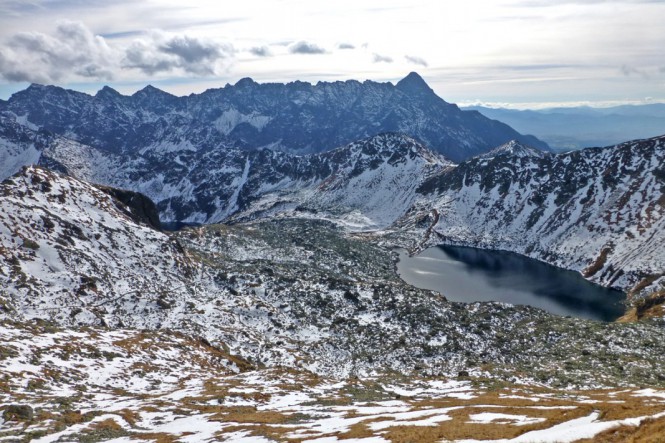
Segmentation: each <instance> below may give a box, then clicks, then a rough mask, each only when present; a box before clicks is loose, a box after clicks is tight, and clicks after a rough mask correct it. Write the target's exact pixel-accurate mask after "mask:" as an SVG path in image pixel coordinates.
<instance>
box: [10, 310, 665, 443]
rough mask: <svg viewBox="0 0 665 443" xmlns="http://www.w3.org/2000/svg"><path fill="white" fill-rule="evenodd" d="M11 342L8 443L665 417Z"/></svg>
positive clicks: (555, 433)
mask: <svg viewBox="0 0 665 443" xmlns="http://www.w3.org/2000/svg"><path fill="white" fill-rule="evenodd" d="M0 339H1V340H2V343H4V344H3V345H2V347H1V348H0V350H1V356H0V373H2V380H1V381H0V405H2V406H1V407H2V409H3V410H4V411H3V418H2V421H0V441H5V442H27V441H34V442H97V441H114V442H146V441H154V442H172V441H190V442H194V441H237V442H271V441H290V442H304V441H312V442H335V441H348V442H368V443H369V442H409V441H418V442H435V441H485V440H490V441H509V442H535V441H539V442H572V441H577V440H579V439H583V438H593V437H595V438H596V440H594V441H602V440H598V439H599V438H601V436H602V438H608V440H607V441H612V440H611V438H612V436H613V435H621V436H625V435H627V434H635V433H637V432H644V429H645V427H647V428H649V429H652V430H654V432H657V429H658V426H661V427H662V425H663V417H665V390H654V389H637V388H632V389H606V390H582V391H580V390H553V389H550V388H546V387H543V386H539V385H537V384H530V385H523V384H516V383H498V382H496V380H489V379H485V378H482V377H468V376H465V375H464V374H462V376H460V377H456V378H446V377H405V376H401V375H398V374H392V375H390V374H386V375H383V376H380V377H366V378H362V379H359V378H356V377H352V378H346V379H331V378H326V377H319V376H317V375H315V374H312V373H310V372H307V371H296V370H288V369H260V368H256V367H252V366H251V365H250V364H248V363H247V362H244V361H242V360H239V359H237V358H235V357H233V356H230V355H229V354H228V353H226V352H225V351H223V350H220V349H216V348H213V347H211V346H209V345H207V344H205V343H202V342H200V341H196V340H192V339H189V338H187V337H185V336H182V335H180V334H177V333H174V332H170V331H160V332H146V331H143V332H141V331H135V330H108V329H99V328H83V329H78V330H63V329H59V328H55V327H53V326H50V325H47V324H34V325H32V326H29V327H27V326H25V325H21V324H17V323H12V322H4V323H2V324H1V325H0ZM639 424H641V426H640V427H639V428H638V427H637V425H639ZM651 435H652V436H655V435H656V434H654V433H653V432H652V433H651ZM660 435H662V434H660ZM617 441H623V440H617ZM653 441H657V440H653Z"/></svg>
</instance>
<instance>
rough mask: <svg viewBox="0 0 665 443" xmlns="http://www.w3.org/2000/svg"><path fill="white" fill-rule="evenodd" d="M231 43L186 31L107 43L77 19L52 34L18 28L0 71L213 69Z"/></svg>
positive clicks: (35, 77) (16, 75)
mask: <svg viewBox="0 0 665 443" xmlns="http://www.w3.org/2000/svg"><path fill="white" fill-rule="evenodd" d="M233 55H234V50H233V47H232V46H230V45H224V44H220V43H217V42H213V41H207V40H203V39H197V38H193V37H189V36H181V35H176V36H171V35H166V34H163V33H160V32H152V33H150V34H148V35H147V36H146V37H145V38H141V39H137V40H134V41H133V42H132V43H131V44H130V45H129V46H127V47H120V46H110V45H109V44H108V43H107V41H106V39H104V38H103V37H101V36H98V35H94V34H93V33H92V32H91V31H90V30H89V29H88V28H87V27H85V25H83V24H82V23H79V22H61V23H59V24H58V25H57V27H56V30H55V32H54V33H53V34H52V35H49V34H44V33H38V32H22V33H18V34H15V35H13V36H11V37H9V38H8V39H7V40H6V41H5V42H4V45H2V46H0V77H2V78H4V79H5V80H7V81H11V82H33V83H57V82H60V81H72V80H81V79H89V80H103V81H108V80H112V79H113V78H114V77H115V76H116V74H117V72H118V71H120V70H123V69H124V70H127V69H129V70H131V69H136V70H139V71H141V72H143V73H144V74H148V75H155V74H158V73H162V72H172V71H181V72H184V73H187V74H193V75H200V76H205V75H212V74H215V73H216V72H217V70H218V69H219V68H220V66H221V67H223V66H224V65H225V64H228V63H229V62H231V61H232V59H233Z"/></svg>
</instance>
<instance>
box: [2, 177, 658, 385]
mask: <svg viewBox="0 0 665 443" xmlns="http://www.w3.org/2000/svg"><path fill="white" fill-rule="evenodd" d="M0 195H1V196H2V197H1V198H0V278H1V279H2V281H1V282H0V318H2V319H5V320H14V321H21V322H24V323H29V322H35V321H36V320H37V319H41V320H50V321H52V322H55V323H56V324H58V325H60V326H68V327H72V326H80V325H94V326H103V325H106V326H108V327H112V328H122V327H131V328H136V329H148V330H157V329H170V330H175V331H180V332H183V333H185V334H187V335H189V336H190V337H192V336H193V337H197V336H198V337H204V338H205V339H206V340H208V342H210V343H212V344H213V345H216V346H218V347H224V346H227V347H228V349H229V350H230V351H231V352H232V353H233V354H235V355H238V356H240V357H241V358H243V359H247V360H250V361H251V362H252V363H254V364H257V365H266V366H270V367H274V366H287V367H300V368H305V369H309V370H312V371H315V372H316V373H319V374H329V375H336V376H346V375H349V374H359V375H362V374H373V373H385V372H399V373H413V372H414V371H415V372H416V373H420V374H427V375H436V374H457V372H458V371H460V370H465V371H469V372H470V373H473V374H477V375H483V376H493V377H494V376H497V377H503V378H505V377H512V376H514V375H515V374H516V373H520V374H521V375H520V377H521V378H522V379H524V378H527V379H529V380H541V381H545V382H548V383H552V384H554V383H571V382H569V381H564V380H568V379H571V380H574V381H573V383H577V384H584V385H594V386H597V385H601V384H615V383H619V381H620V382H621V383H625V384H630V383H642V382H645V383H646V382H648V383H651V382H654V383H655V382H657V378H656V376H657V374H659V373H660V372H658V371H651V370H647V369H645V368H652V365H656V366H657V367H662V365H663V364H665V350H663V349H662V347H663V346H665V339H663V337H662V335H663V334H665V329H663V328H662V327H661V326H659V325H658V324H644V325H603V324H598V323H593V322H589V321H585V320H580V319H562V318H558V317H554V316H552V315H548V314H546V313H544V312H543V311H540V310H536V309H533V308H529V307H512V306H507V305H500V304H493V303H484V304H481V303H475V304H470V305H466V304H459V303H449V302H447V301H446V300H445V298H443V297H442V296H441V295H439V294H437V293H433V292H429V291H424V290H419V289H416V288H413V287H411V286H409V285H407V284H405V283H404V282H403V281H401V280H400V279H399V277H398V276H397V274H396V272H395V269H394V266H393V265H394V260H395V259H396V253H395V252H392V251H390V250H388V249H386V248H383V247H380V246H378V245H376V244H375V242H374V241H372V240H371V239H370V238H368V236H366V235H363V236H358V237H357V238H356V237H354V236H350V235H349V234H346V233H345V231H343V230H341V229H339V228H337V227H336V226H335V225H334V224H332V223H329V222H322V221H316V220H302V219H300V220H298V219H279V220H269V221H265V222H253V223H249V224H240V225H235V226H225V225H216V226H207V227H201V228H196V229H186V230H184V231H181V232H177V233H172V234H165V233H162V232H159V231H157V230H155V229H154V228H151V227H150V226H148V225H146V224H143V223H141V222H138V221H137V220H140V219H145V218H146V217H143V214H142V213H143V212H145V210H144V209H145V206H146V205H145V204H140V203H141V202H140V201H136V199H134V201H132V199H128V198H125V197H126V196H124V197H123V194H122V193H121V192H118V191H113V190H102V189H99V188H97V187H95V186H92V185H89V184H87V183H84V182H81V181H79V180H76V179H73V178H70V177H65V176H62V175H59V174H56V173H53V172H50V171H47V170H44V169H40V168H28V169H26V170H24V171H22V172H21V173H20V174H18V175H16V176H14V177H12V178H11V179H9V180H8V181H6V182H4V183H3V184H1V185H0ZM116 196H117V197H118V198H121V199H122V201H130V203H132V205H131V206H127V205H125V204H123V203H122V201H121V200H119V199H118V198H116ZM136 198H137V199H138V197H136ZM144 203H145V202H144ZM141 208H143V209H141ZM645 336H648V337H651V339H652V341H645V340H644V337H645ZM506 337H510V340H507V339H506ZM584 349H592V350H593V351H591V352H587V353H585V354H582V350H584ZM608 355H611V356H612V358H611V361H606V360H605V359H606V358H607V356H608ZM562 356H564V357H562ZM571 356H576V357H574V358H572V357H571ZM562 358H566V359H567V361H568V360H571V358H572V360H571V361H573V362H574V364H575V371H574V372H561V370H560V367H561V364H562V362H561V359H562ZM489 362H491V365H490V364H489ZM552 362H558V363H557V364H553V363H552ZM628 362H630V363H628ZM658 365H660V366H658ZM599 366H606V367H607V371H603V372H602V373H599V372H598V367H599ZM615 366H617V367H618V366H621V367H622V368H625V369H624V370H622V371H620V372H617V370H615V369H616V368H615ZM616 374H620V377H621V378H620V379H619V378H617V376H616ZM562 377H563V378H562ZM571 377H573V378H571Z"/></svg>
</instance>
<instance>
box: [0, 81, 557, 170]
mask: <svg viewBox="0 0 665 443" xmlns="http://www.w3.org/2000/svg"><path fill="white" fill-rule="evenodd" d="M0 112H4V113H6V114H8V115H14V116H15V117H16V118H17V119H18V120H19V121H21V122H22V123H23V124H25V125H28V126H29V127H32V128H39V129H44V130H48V131H51V132H53V133H55V134H58V135H61V136H65V137H67V138H69V139H72V140H75V141H77V142H79V143H82V144H85V145H89V146H92V147H94V148H96V149H99V150H101V151H104V152H109V153H113V154H122V155H125V156H131V155H135V154H138V153H144V152H146V151H152V152H156V153H162V155H165V156H168V153H174V152H179V153H187V152H188V151H219V150H224V149H228V148H231V147H238V148H242V149H256V148H260V147H270V148H271V149H278V150H283V151H289V152H297V153H315V152H322V151H327V150H330V149H334V148H337V147H339V146H342V145H345V144H347V143H351V142H353V141H356V140H359V139H361V138H366V137H371V136H374V135H376V134H378V133H381V132H401V133H404V134H407V135H409V136H411V137H413V138H415V139H417V140H419V141H420V142H422V143H424V144H426V145H427V146H429V147H430V148H432V149H433V150H435V151H437V152H439V153H441V154H444V155H445V156H447V157H448V158H451V159H453V160H456V161H459V160H463V159H466V158H469V157H471V156H473V155H476V154H478V153H482V152H486V151H488V150H490V149H492V148H494V147H495V146H498V145H500V144H502V143H505V142H507V141H509V140H511V139H518V140H521V141H523V142H526V143H529V144H531V145H534V146H538V147H540V148H543V149H546V148H547V145H546V144H545V143H544V142H541V141H540V140H538V139H536V138H535V137H533V136H523V135H521V134H519V133H517V132H516V131H515V130H513V129H512V128H510V127H509V126H507V125H505V124H503V123H500V122H498V121H496V120H490V119H488V118H486V117H484V116H483V115H481V114H480V113H478V112H475V111H461V110H460V109H459V108H458V107H457V106H456V105H454V104H449V103H446V102H445V101H444V100H442V99H441V98H439V97H438V96H437V95H436V94H435V93H434V92H433V91H432V90H431V89H430V88H429V86H428V85H427V84H426V83H425V81H424V80H423V79H422V78H421V77H420V76H419V75H418V74H416V73H411V74H409V75H408V76H407V77H405V78H404V79H402V80H401V81H400V82H398V83H397V84H396V85H392V84H390V83H377V82H373V81H365V82H363V83H360V82H358V81H353V80H349V81H346V82H334V83H326V82H319V83H317V84H316V85H311V84H309V83H304V82H299V81H296V82H292V83H288V84H277V83H268V84H258V83H256V82H254V81H253V80H251V79H249V78H247V79H243V80H240V81H239V82H238V83H236V84H235V85H226V86H225V87H224V88H219V89H210V90H208V91H206V92H204V93H202V94H198V95H197V94H192V95H189V96H187V97H175V96H173V95H170V94H168V93H166V92H163V91H160V90H159V89H157V88H154V87H152V86H148V87H146V88H144V89H142V90H140V91H138V92H137V93H135V94H134V95H132V96H123V95H121V94H119V93H118V92H116V91H114V90H113V89H111V88H109V87H105V88H104V89H102V90H101V91H99V92H98V93H97V94H96V95H95V96H90V95H87V94H84V93H80V92H76V91H71V90H65V89H62V88H59V87H55V86H41V85H32V86H30V87H29V88H28V89H26V90H24V91H21V92H19V93H16V94H14V95H13V96H12V97H11V98H10V99H9V100H8V101H7V102H0Z"/></svg>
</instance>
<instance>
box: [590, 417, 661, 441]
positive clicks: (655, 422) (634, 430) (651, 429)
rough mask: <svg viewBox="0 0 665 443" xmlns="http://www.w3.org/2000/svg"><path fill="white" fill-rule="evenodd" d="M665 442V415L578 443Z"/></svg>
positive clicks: (609, 431) (618, 428) (620, 427)
mask: <svg viewBox="0 0 665 443" xmlns="http://www.w3.org/2000/svg"><path fill="white" fill-rule="evenodd" d="M663 442H665V417H661V418H658V419H651V418H648V419H646V420H644V421H642V423H641V424H640V426H619V427H617V428H614V429H609V430H607V431H605V432H602V433H600V434H598V435H596V436H595V437H593V438H591V439H584V440H579V441H578V442H577V443H663Z"/></svg>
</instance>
